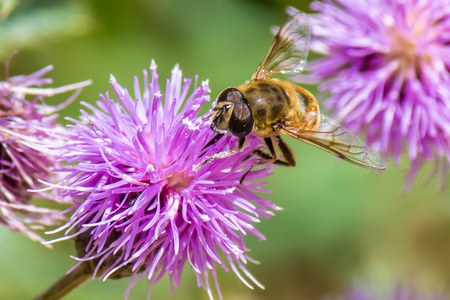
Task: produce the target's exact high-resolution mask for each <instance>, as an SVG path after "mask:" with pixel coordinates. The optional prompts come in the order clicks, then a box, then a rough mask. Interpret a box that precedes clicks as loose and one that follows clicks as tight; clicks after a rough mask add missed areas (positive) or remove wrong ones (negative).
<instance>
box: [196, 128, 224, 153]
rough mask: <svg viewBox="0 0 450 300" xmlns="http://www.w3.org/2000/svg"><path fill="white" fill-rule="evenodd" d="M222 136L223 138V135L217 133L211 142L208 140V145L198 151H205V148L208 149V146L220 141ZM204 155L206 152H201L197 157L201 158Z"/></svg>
mask: <svg viewBox="0 0 450 300" xmlns="http://www.w3.org/2000/svg"><path fill="white" fill-rule="evenodd" d="M223 136H224V134H223V133H218V134H216V135H215V136H214V137H213V138H212V139H211V140H209V142H208V143H206V145H205V146H204V147H203V148H202V150H200V151H203V150H205V149H206V148H208V147H209V146H211V145H213V144H215V143H216V142H217V141H218V140H220V139H221V138H222V137H223ZM205 153H206V151H203V153H202V154H200V155H199V156H198V157H202V156H203V155H205Z"/></svg>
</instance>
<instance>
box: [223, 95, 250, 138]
mask: <svg viewBox="0 0 450 300" xmlns="http://www.w3.org/2000/svg"><path fill="white" fill-rule="evenodd" d="M228 126H229V128H230V132H231V133H232V134H233V135H235V136H237V137H244V136H247V135H249V134H250V132H252V128H253V117H252V112H251V110H250V107H249V106H248V104H247V103H246V101H244V100H242V101H239V102H238V103H236V104H235V105H234V109H233V112H232V114H231V117H230V123H229V125H228Z"/></svg>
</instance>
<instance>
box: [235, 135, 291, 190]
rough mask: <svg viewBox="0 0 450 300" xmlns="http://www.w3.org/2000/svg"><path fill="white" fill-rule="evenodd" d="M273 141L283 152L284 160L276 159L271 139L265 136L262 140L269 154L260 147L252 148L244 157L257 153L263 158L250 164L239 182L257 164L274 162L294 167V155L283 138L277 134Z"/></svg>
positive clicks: (276, 155) (242, 180)
mask: <svg viewBox="0 0 450 300" xmlns="http://www.w3.org/2000/svg"><path fill="white" fill-rule="evenodd" d="M273 139H274V140H275V142H276V143H277V146H278V148H279V149H280V150H281V153H282V154H283V156H284V158H285V159H286V161H284V160H281V159H278V154H277V152H276V151H275V147H274V146H273V140H272V138H271V137H268V138H265V139H264V142H265V143H266V145H267V149H269V152H270V154H268V153H265V152H264V151H262V150H260V149H256V150H254V151H253V152H252V153H251V154H250V155H249V156H247V158H246V159H248V158H250V157H252V156H254V155H258V156H259V157H261V158H263V159H264V160H263V161H257V162H254V163H253V164H252V166H251V167H250V168H249V169H248V170H247V171H246V172H245V173H244V175H242V177H241V180H240V181H239V182H240V183H241V184H242V182H244V179H245V177H246V176H247V174H248V173H249V172H250V171H251V170H252V169H253V167H255V166H257V165H262V164H275V165H277V166H284V167H294V166H295V165H296V163H295V157H294V154H293V153H292V150H291V148H290V147H289V146H288V145H287V144H286V143H285V142H284V141H283V139H282V138H281V137H280V136H279V135H278V136H276V137H274V138H273Z"/></svg>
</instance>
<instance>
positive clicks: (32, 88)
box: [0, 66, 90, 241]
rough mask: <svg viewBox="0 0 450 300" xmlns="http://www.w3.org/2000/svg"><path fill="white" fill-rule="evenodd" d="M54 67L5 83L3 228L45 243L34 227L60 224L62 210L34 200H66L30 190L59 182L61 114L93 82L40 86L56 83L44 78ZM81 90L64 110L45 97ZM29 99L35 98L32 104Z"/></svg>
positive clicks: (1, 106)
mask: <svg viewBox="0 0 450 300" xmlns="http://www.w3.org/2000/svg"><path fill="white" fill-rule="evenodd" d="M52 68H53V67H52V66H48V67H46V68H43V69H42V70H39V71H37V72H36V73H34V74H31V75H22V76H14V77H11V78H7V79H6V81H1V82H0V224H2V225H5V226H6V227H8V228H10V229H11V230H14V231H17V232H20V233H22V234H25V235H26V236H28V237H29V238H31V239H33V240H37V241H43V239H42V238H41V237H40V236H39V235H37V234H35V233H33V232H32V231H31V229H42V225H55V224H58V223H59V222H60V221H61V219H62V218H61V217H60V216H59V215H58V213H59V211H57V210H53V209H48V208H42V207H37V206H35V205H33V204H32V201H31V200H32V198H38V199H45V200H50V201H58V202H60V201H61V199H59V198H58V195H57V193H55V192H47V191H36V192H30V191H29V190H30V189H37V188H39V187H41V184H40V183H39V182H38V179H42V180H45V181H57V180H59V179H58V178H57V177H56V176H55V173H52V169H53V168H56V167H59V166H60V165H59V164H58V163H57V162H56V159H57V158H58V156H59V154H60V149H59V147H60V146H61V145H62V143H63V140H62V138H63V136H64V132H65V131H66V130H65V129H64V128H63V127H62V126H60V125H58V123H57V122H56V119H57V117H58V115H57V114H55V112H56V111H58V110H60V109H62V108H64V107H65V106H66V105H67V104H69V103H70V102H71V101H73V100H74V99H75V97H76V96H77V95H78V94H79V93H80V91H81V88H82V87H84V86H86V85H88V84H90V81H85V82H80V83H76V84H72V85H68V86H63V87H60V88H39V87H40V86H42V85H45V84H50V83H52V80H51V79H48V78H41V77H42V76H44V75H45V74H46V73H48V72H49V71H50V70H51V69H52ZM7 71H8V67H7ZM75 89H76V90H77V91H76V92H75V93H74V95H73V96H71V97H70V98H69V99H68V100H67V101H65V102H64V103H62V104H60V105H58V106H49V105H47V104H45V102H44V101H43V99H44V98H45V97H49V96H53V95H55V94H58V93H64V92H67V91H70V90H75ZM27 95H33V96H34V98H33V99H32V100H31V101H29V100H27V99H26V96H27ZM59 178H61V177H59ZM58 199H59V200H58Z"/></svg>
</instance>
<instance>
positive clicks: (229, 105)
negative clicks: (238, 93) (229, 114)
mask: <svg viewBox="0 0 450 300" xmlns="http://www.w3.org/2000/svg"><path fill="white" fill-rule="evenodd" d="M230 108H231V104H225V105H224V106H222V110H223V111H225V112H226V111H228V110H229V109H230Z"/></svg>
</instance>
